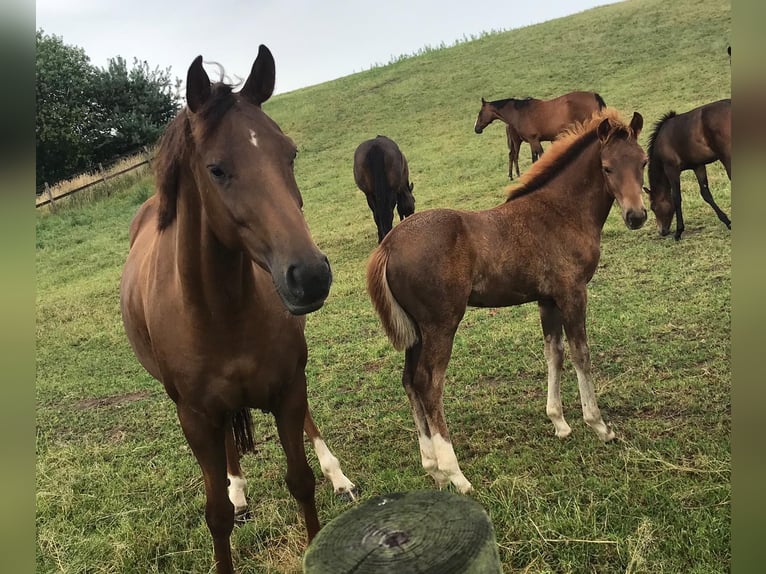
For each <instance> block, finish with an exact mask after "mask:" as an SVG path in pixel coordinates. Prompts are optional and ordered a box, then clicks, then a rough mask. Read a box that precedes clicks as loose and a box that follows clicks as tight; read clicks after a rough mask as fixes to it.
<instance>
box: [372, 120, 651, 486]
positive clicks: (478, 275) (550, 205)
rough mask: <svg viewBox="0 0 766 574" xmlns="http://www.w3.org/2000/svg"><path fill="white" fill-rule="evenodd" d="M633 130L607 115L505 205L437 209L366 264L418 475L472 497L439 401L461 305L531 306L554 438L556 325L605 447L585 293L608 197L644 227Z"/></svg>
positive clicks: (565, 145)
mask: <svg viewBox="0 0 766 574" xmlns="http://www.w3.org/2000/svg"><path fill="white" fill-rule="evenodd" d="M642 125H643V120H642V118H641V116H640V114H638V113H635V114H634V115H633V119H632V121H631V122H630V125H626V124H624V123H623V122H622V121H621V120H619V118H618V117H617V115H616V113H614V112H613V111H611V110H604V112H603V113H602V114H599V115H597V116H594V117H593V118H592V119H591V120H589V121H588V122H587V123H586V124H584V125H579V126H578V127H576V128H575V129H573V131H571V132H570V133H569V134H568V135H565V136H562V138H561V139H560V140H558V141H556V142H555V143H554V144H553V145H552V146H551V148H550V150H549V151H548V153H547V154H546V155H545V156H544V157H543V158H542V160H541V161H540V162H538V163H537V164H535V165H534V166H533V167H532V169H530V170H529V171H528V172H527V173H525V174H524V175H523V176H522V178H521V185H520V187H517V188H516V189H515V190H512V191H511V193H510V194H509V197H508V200H507V201H506V202H505V203H503V204H502V205H499V206H497V207H495V208H493V209H489V210H486V211H477V212H468V211H456V210H451V209H433V210H427V211H423V212H420V213H418V214H416V215H414V216H412V217H410V218H407V219H406V220H405V221H404V222H402V223H401V224H400V225H398V226H397V227H396V229H394V230H393V231H392V232H391V233H390V234H389V235H388V236H386V238H385V239H384V240H383V242H382V243H381V244H380V245H379V246H378V247H377V249H375V251H373V253H372V255H371V257H370V259H369V261H368V264H367V290H368V292H369V294H370V297H371V299H372V302H373V305H374V307H375V310H376V311H377V313H378V315H379V316H380V319H381V322H382V324H383V327H384V329H385V331H386V334H387V335H388V337H389V339H390V340H391V342H392V344H393V346H394V347H395V348H396V349H398V350H405V357H404V372H403V375H402V382H403V384H404V388H405V390H406V392H407V396H408V397H409V400H410V404H411V407H412V413H413V417H414V419H415V427H416V428H417V431H418V440H419V443H420V454H421V457H422V463H423V467H424V468H425V469H426V471H427V472H428V473H429V474H430V475H431V476H432V477H433V478H434V479H435V480H436V482H437V483H438V484H439V485H440V486H444V485H446V484H447V483H449V482H451V483H452V484H454V485H455V487H457V489H458V490H459V491H460V492H468V491H470V490H471V483H470V482H468V480H466V478H465V477H464V476H463V473H462V472H461V471H460V467H459V466H458V462H457V458H456V457H455V453H454V450H453V447H452V442H451V441H450V437H449V431H448V429H447V423H446V420H445V418H444V406H443V403H442V396H443V389H444V375H445V371H446V369H447V364H448V363H449V359H450V354H451V353H452V343H453V339H454V336H455V332H456V331H457V328H458V325H459V324H460V321H461V320H462V318H463V315H464V313H465V310H466V307H467V306H472V307H505V306H511V305H520V304H522V303H527V302H531V301H537V302H538V306H539V309H540V318H541V322H542V329H543V335H544V337H545V357H546V359H547V362H548V402H547V407H546V412H547V414H548V417H550V419H551V421H552V422H553V426H554V427H555V431H556V435H557V436H559V437H565V436H567V435H569V433H570V432H571V428H570V427H569V425H568V424H567V422H566V421H565V420H564V416H563V412H562V406H561V394H560V380H561V369H562V364H563V360H564V347H563V342H562V328H563V330H564V332H566V336H567V339H568V340H569V348H570V351H571V354H572V361H573V362H574V365H575V370H576V372H577V381H578V384H579V388H580V399H581V402H582V411H583V416H584V418H585V422H586V423H587V424H588V425H590V426H591V427H592V428H593V429H594V430H595V431H596V433H597V434H598V436H599V437H600V438H601V439H602V440H604V441H610V440H612V439H613V438H614V436H615V435H614V432H613V431H612V430H611V429H610V428H609V427H608V426H607V425H606V424H605V423H604V420H603V419H602V417H601V413H600V411H599V408H598V405H597V403H596V394H595V392H594V390H593V382H592V378H591V363H590V351H589V347H588V341H587V338H586V334H585V317H586V299H587V284H588V282H589V281H590V279H591V277H592V276H593V274H594V273H595V271H596V267H597V265H598V260H599V254H600V244H601V229H602V227H603V225H604V222H605V221H606V218H607V215H608V214H609V210H610V209H611V207H612V204H613V203H614V201H615V199H616V200H617V203H618V204H619V206H620V208H621V212H622V218H623V220H624V222H625V224H626V225H627V226H628V227H629V228H630V229H637V228H639V227H641V226H642V225H643V223H644V222H645V221H646V209H644V206H643V202H642V191H641V187H642V184H643V172H644V167H645V166H646V155H645V154H644V151H643V150H642V149H641V147H640V146H639V145H638V142H637V141H636V138H637V137H638V134H639V132H640V130H641V127H642Z"/></svg>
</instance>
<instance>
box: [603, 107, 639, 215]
mask: <svg viewBox="0 0 766 574" xmlns="http://www.w3.org/2000/svg"><path fill="white" fill-rule="evenodd" d="M643 124H644V119H643V118H642V117H641V114H639V113H638V112H635V113H634V114H633V119H632V120H631V122H630V125H629V126H624V125H619V126H615V125H613V124H612V123H611V120H610V119H609V118H608V117H607V118H604V119H603V120H601V122H600V123H599V124H598V127H597V128H596V135H597V136H598V139H599V141H600V142H601V172H602V174H603V176H604V184H605V186H606V190H607V192H608V193H609V194H611V195H612V196H614V198H615V199H616V200H617V203H618V204H619V205H620V209H621V210H622V219H623V221H624V222H625V225H627V226H628V227H629V228H630V229H638V228H639V227H641V226H642V225H643V224H644V222H645V221H646V208H645V207H644V202H643V200H642V197H641V189H642V187H643V184H644V168H645V167H646V162H647V158H646V154H645V153H644V150H643V149H642V148H641V146H640V145H638V141H637V140H638V135H639V134H640V133H641V128H642V127H643Z"/></svg>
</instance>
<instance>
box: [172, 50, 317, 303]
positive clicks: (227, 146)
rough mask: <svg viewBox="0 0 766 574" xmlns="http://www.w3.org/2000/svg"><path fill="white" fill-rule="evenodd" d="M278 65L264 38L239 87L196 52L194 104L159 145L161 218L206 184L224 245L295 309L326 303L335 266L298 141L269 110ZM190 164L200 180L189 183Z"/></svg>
mask: <svg viewBox="0 0 766 574" xmlns="http://www.w3.org/2000/svg"><path fill="white" fill-rule="evenodd" d="M274 72H275V66H274V58H273V57H272V55H271V52H270V51H269V50H268V48H266V47H265V46H260V48H259V51H258V57H257V58H256V60H255V63H254V64H253V68H252V70H251V72H250V76H249V77H248V78H247V80H246V81H245V84H244V86H243V87H242V89H241V90H240V91H239V92H237V93H233V92H232V89H231V86H228V85H225V84H221V83H216V84H212V85H211V83H210V79H209V78H208V75H207V74H206V73H205V70H204V69H203V67H202V56H199V57H197V58H196V59H195V60H194V62H193V63H192V65H191V66H190V67H189V72H188V75H187V80H186V102H187V109H186V110H184V112H182V113H181V114H180V115H179V117H178V118H177V119H176V121H175V122H174V124H175V125H173V126H171V128H169V130H168V133H167V134H166V137H165V138H164V141H163V145H162V146H161V149H160V153H159V158H158V182H159V186H160V196H161V207H160V221H159V226H160V230H162V229H164V228H166V227H168V226H170V225H171V224H172V223H173V220H174V219H175V218H176V212H177V210H178V198H179V196H181V195H183V194H186V193H190V194H192V195H195V193H196V195H197V196H198V197H199V203H198V205H199V207H200V208H201V210H202V215H201V221H202V224H203V225H207V226H208V227H209V228H210V229H211V230H212V232H213V234H214V235H215V237H216V238H217V239H218V241H219V242H220V243H221V244H222V245H223V247H225V248H228V249H229V250H232V251H242V252H244V253H245V254H246V255H248V256H249V257H250V258H251V259H252V260H253V261H254V262H255V263H256V264H258V265H259V266H260V267H262V268H263V269H265V270H266V271H268V272H269V273H270V274H271V276H272V279H273V281H274V285H275V287H276V289H277V291H278V293H279V295H280V297H281V298H282V301H283V302H284V304H285V306H286V307H287V309H288V310H289V311H290V312H292V313H294V314H303V313H308V312H311V311H314V310H316V309H318V308H319V307H321V306H322V304H323V302H324V300H325V298H326V297H327V294H328V292H329V289H330V283H331V281H332V274H331V272H330V266H329V262H328V261H327V258H326V257H325V256H324V254H322V253H321V252H320V251H319V250H318V249H317V247H316V245H315V244H314V242H313V240H312V239H311V235H310V233H309V229H308V226H307V224H306V221H305V220H304V218H303V213H302V208H303V199H302V198H301V193H300V191H299V190H298V185H297V184H296V182H295V177H294V174H293V162H294V160H295V157H296V154H297V148H296V146H295V143H293V141H292V140H291V139H290V138H289V137H287V136H286V135H285V134H284V133H282V130H281V129H280V128H279V126H278V125H277V124H276V123H275V122H274V121H273V120H272V119H271V118H270V117H269V116H267V115H266V114H265V113H264V111H263V110H262V109H261V104H262V103H263V102H265V101H266V100H268V99H269V97H271V94H272V92H273V90H274ZM189 172H190V173H191V177H192V178H193V185H187V182H188V181H189V178H188V175H186V176H185V175H184V174H187V173H189ZM195 187H196V192H195V189H194V188H195ZM188 205H195V204H194V203H193V202H192V203H191V204H188ZM188 209H193V208H188Z"/></svg>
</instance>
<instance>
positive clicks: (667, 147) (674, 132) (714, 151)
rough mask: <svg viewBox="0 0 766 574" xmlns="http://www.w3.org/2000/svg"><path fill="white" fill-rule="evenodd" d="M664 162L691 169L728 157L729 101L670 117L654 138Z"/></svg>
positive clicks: (718, 102) (729, 137) (729, 136)
mask: <svg viewBox="0 0 766 574" xmlns="http://www.w3.org/2000/svg"><path fill="white" fill-rule="evenodd" d="M654 148H655V150H656V153H658V154H659V157H660V158H661V159H662V160H663V162H664V163H666V164H669V165H674V166H677V167H678V169H681V170H685V169H692V168H694V167H696V166H698V165H704V164H708V163H712V162H714V161H716V160H719V159H721V158H722V157H726V158H728V157H730V156H731V100H730V99H725V100H719V101H716V102H712V103H709V104H705V105H702V106H699V107H696V108H694V109H692V110H689V111H688V112H684V113H682V114H677V115H675V116H672V117H670V118H669V119H668V120H667V121H666V122H664V123H663V125H662V126H661V128H660V130H659V133H658V134H657V136H656V138H655V146H654Z"/></svg>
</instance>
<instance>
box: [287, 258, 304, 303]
mask: <svg viewBox="0 0 766 574" xmlns="http://www.w3.org/2000/svg"><path fill="white" fill-rule="evenodd" d="M301 275H302V274H301V271H300V267H298V266H297V265H290V267H288V268H287V287H288V288H289V289H290V292H291V293H292V294H293V295H295V296H297V297H302V296H303V286H302V284H303V281H302V280H301Z"/></svg>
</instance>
